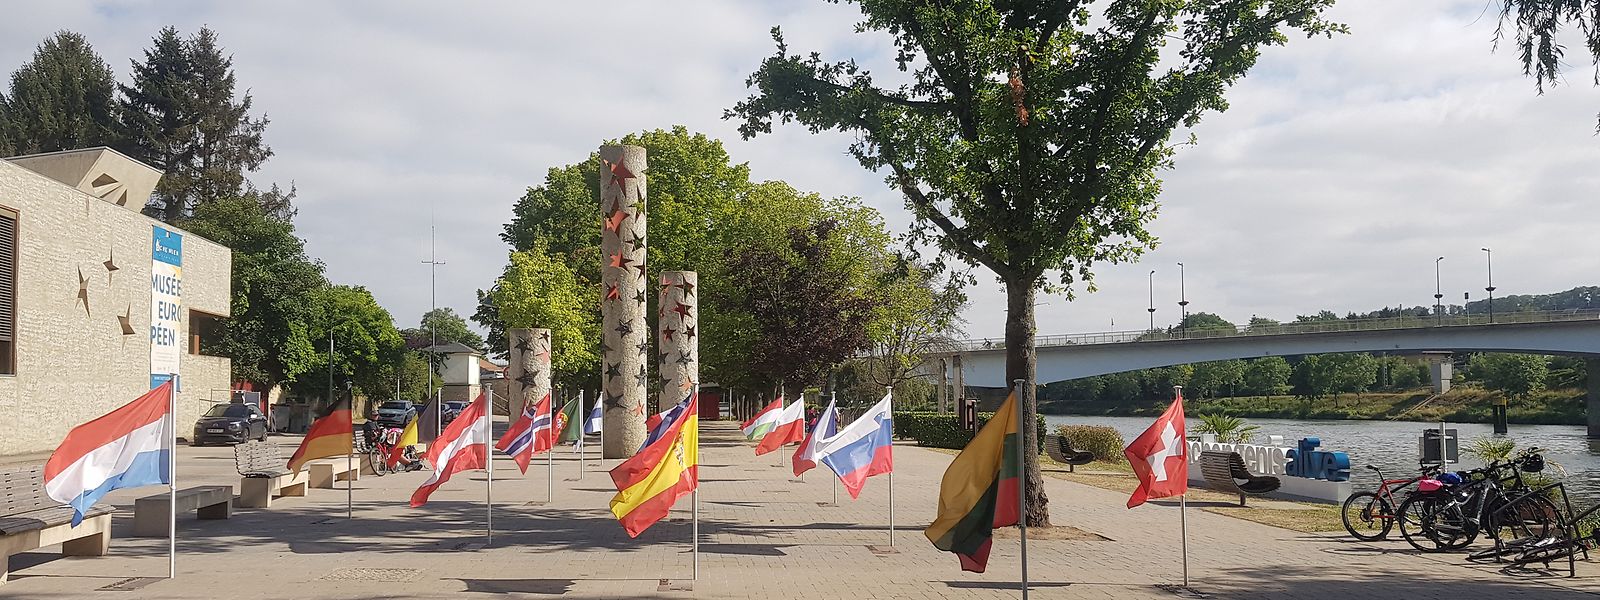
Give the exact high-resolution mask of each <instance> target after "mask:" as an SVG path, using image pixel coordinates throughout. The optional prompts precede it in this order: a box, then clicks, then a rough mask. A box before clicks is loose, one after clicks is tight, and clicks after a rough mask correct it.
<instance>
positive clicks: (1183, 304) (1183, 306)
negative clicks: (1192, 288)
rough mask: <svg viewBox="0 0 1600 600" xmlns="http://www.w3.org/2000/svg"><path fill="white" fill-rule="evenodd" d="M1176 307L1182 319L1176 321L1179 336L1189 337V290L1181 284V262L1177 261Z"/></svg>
mask: <svg viewBox="0 0 1600 600" xmlns="http://www.w3.org/2000/svg"><path fill="white" fill-rule="evenodd" d="M1178 308H1179V309H1180V310H1182V311H1183V320H1181V321H1178V331H1179V332H1181V333H1179V335H1180V336H1182V337H1185V338H1187V337H1189V292H1188V291H1187V290H1186V289H1185V287H1184V284H1183V263H1178Z"/></svg>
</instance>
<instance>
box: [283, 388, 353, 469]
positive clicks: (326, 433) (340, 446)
mask: <svg viewBox="0 0 1600 600" xmlns="http://www.w3.org/2000/svg"><path fill="white" fill-rule="evenodd" d="M353 426H354V425H353V423H352V422H351V421H350V407H349V406H348V405H346V404H344V403H340V404H339V406H338V407H337V408H335V409H334V410H333V412H330V413H328V416H325V417H322V418H320V419H317V420H316V422H315V423H312V424H311V430H310V431H307V432H306V437H305V439H303V440H300V447H299V448H296V449H295V451H294V456H291V457H289V471H290V472H299V471H300V467H302V466H304V465H305V464H306V463H307V462H309V461H312V460H316V459H319V458H328V457H330V456H344V455H346V454H349V453H350V449H351V448H352V447H353V444H354V438H355V436H353V435H351V429H352V428H353Z"/></svg>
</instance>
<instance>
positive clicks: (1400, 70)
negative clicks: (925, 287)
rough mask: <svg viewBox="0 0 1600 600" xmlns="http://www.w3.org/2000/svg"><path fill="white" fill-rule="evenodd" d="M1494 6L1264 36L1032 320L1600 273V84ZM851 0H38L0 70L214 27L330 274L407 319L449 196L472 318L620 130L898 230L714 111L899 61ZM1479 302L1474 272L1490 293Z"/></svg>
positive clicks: (1374, 15)
mask: <svg viewBox="0 0 1600 600" xmlns="http://www.w3.org/2000/svg"><path fill="white" fill-rule="evenodd" d="M1481 10H1482V3H1481V2H1467V1H1451V2H1433V3H1409V2H1408V3H1395V2H1385V3H1355V2H1347V3H1343V4H1340V5H1338V6H1336V8H1335V9H1334V11H1333V13H1332V15H1333V17H1334V18H1336V19H1337V20H1341V21H1344V22H1346V23H1349V24H1350V26H1351V28H1352V29H1353V34H1352V35H1349V36H1341V37H1338V38H1335V39H1332V40H1328V39H1293V40H1292V41H1291V42H1290V43H1289V44H1288V45H1287V46H1286V47H1281V48H1269V49H1266V50H1265V51H1264V53H1263V58H1262V60H1261V63H1260V64H1259V65H1258V67H1257V68H1256V69H1255V71H1254V72H1253V73H1252V75H1251V76H1250V77H1248V78H1246V79H1245V80H1244V81H1242V82H1241V83H1240V84H1239V85H1238V86H1236V87H1235V89H1234V90H1232V91H1231V92H1230V93H1229V95H1228V97H1229V100H1230V102H1231V108H1230V110H1228V111H1227V112H1225V113H1222V114H1214V115H1208V116H1207V117H1206V119H1205V120H1204V122H1202V123H1201V124H1200V125H1199V126H1198V127H1197V128H1196V129H1195V130H1194V133H1195V134H1196V135H1197V136H1198V137H1199V144H1198V145H1197V146H1195V147H1191V148H1184V149H1182V150H1181V151H1180V152H1179V155H1178V158H1177V164H1176V168H1174V169H1173V170H1171V171H1168V172H1166V173H1164V174H1163V175H1164V178H1165V180H1166V183H1165V185H1164V190H1165V192H1164V194H1163V197H1162V203H1163V208H1162V214H1161V217H1160V218H1159V219H1158V220H1157V221H1156V222H1155V223H1154V224H1153V225H1152V230H1153V232H1154V233H1156V234H1157V235H1158V236H1160V238H1161V239H1162V245H1161V247H1160V248H1158V249H1157V250H1155V251H1153V252H1151V253H1149V254H1148V255H1147V256H1146V257H1144V259H1143V260H1142V261H1141V262H1139V263H1138V264H1127V265H1102V266H1100V267H1099V268H1097V269H1096V271H1097V273H1098V276H1097V282H1098V285H1099V287H1100V291H1098V292H1096V293H1093V294H1081V295H1080V296H1079V299H1078V300H1076V301H1074V302H1070V303H1069V302H1067V301H1065V300H1064V299H1061V298H1049V297H1041V298H1040V299H1039V301H1040V302H1043V303H1046V304H1043V305H1041V306H1040V307H1039V330H1040V332H1041V333H1065V332H1078V331H1099V330H1105V329H1108V328H1110V327H1112V321H1113V319H1114V320H1115V328H1117V329H1138V328H1142V327H1144V326H1145V323H1146V322H1147V313H1146V312H1145V308H1146V306H1147V302H1148V294H1149V290H1148V289H1147V279H1146V277H1147V273H1148V272H1149V271H1150V270H1151V269H1154V270H1156V271H1157V274H1156V280H1155V282H1156V289H1155V296H1156V302H1157V308H1158V311H1157V313H1156V321H1157V324H1158V325H1160V324H1165V323H1172V322H1175V321H1176V315H1177V312H1178V311H1177V308H1178V307H1177V304H1176V303H1177V301H1178V296H1179V290H1178V279H1177V271H1178V269H1177V265H1176V263H1177V262H1179V261H1182V262H1184V263H1185V265H1186V267H1187V270H1186V274H1187V278H1186V281H1185V283H1186V286H1185V287H1186V289H1185V290H1184V291H1185V293H1186V295H1187V297H1188V299H1189V300H1190V301H1191V305H1190V308H1191V309H1192V310H1195V311H1206V312H1215V313H1219V314H1221V315H1222V316H1224V317H1226V318H1228V319H1230V320H1234V321H1243V320H1246V319H1248V318H1249V317H1250V316H1251V315H1252V314H1259V315H1263V316H1272V317H1276V318H1292V317H1293V316H1294V315H1295V314H1303V313H1309V312H1315V311H1316V310H1319V309H1323V308H1327V309H1332V310H1335V311H1337V312H1344V311H1348V310H1367V309H1371V308H1376V307H1379V306H1384V305H1394V304H1398V303H1401V302H1404V303H1406V304H1408V305H1423V304H1430V303H1431V302H1432V294H1433V280H1432V279H1433V278H1432V276H1433V273H1432V269H1433V265H1432V263H1433V259H1434V258H1435V257H1437V256H1440V255H1445V256H1447V259H1446V260H1445V261H1444V263H1443V265H1442V266H1443V273H1442V279H1443V280H1444V287H1445V288H1446V290H1447V292H1446V297H1447V298H1451V299H1459V298H1460V295H1461V292H1462V291H1466V290H1475V291H1476V292H1478V293H1481V292H1482V287H1483V285H1484V283H1483V281H1482V279H1483V276H1484V272H1483V267H1484V265H1483V262H1484V256H1483V253H1482V252H1481V251H1479V250H1478V248H1479V247H1482V246H1489V247H1493V248H1494V250H1495V255H1494V256H1495V276H1496V280H1495V285H1496V286H1498V287H1499V288H1500V291H1499V293H1501V294H1512V293H1539V292H1548V291H1555V290H1559V289H1565V288H1568V287H1571V286H1574V285H1581V284H1587V283H1593V281H1592V280H1588V279H1586V278H1585V275H1584V274H1587V273H1592V272H1595V271H1596V267H1597V266H1600V257H1597V256H1596V254H1595V253H1593V252H1590V251H1588V250H1589V249H1588V248H1587V247H1586V245H1585V244H1583V243H1582V240H1586V239H1588V238H1589V237H1591V236H1592V232H1593V231H1594V230H1596V229H1597V227H1600V212H1597V211H1594V210H1592V209H1589V208H1588V207H1587V206H1586V204H1585V200H1586V198H1587V196H1588V195H1589V194H1592V190H1593V189H1595V184H1596V183H1597V182H1596V178H1597V177H1600V176H1597V175H1595V172H1596V170H1595V169H1594V168H1593V165H1594V164H1596V159H1600V155H1597V154H1600V140H1596V139H1595V137H1594V135H1593V134H1592V130H1593V125H1594V113H1595V112H1596V111H1597V110H1600V92H1597V91H1596V90H1595V89H1593V88H1591V87H1590V86H1588V85H1587V82H1586V81H1583V80H1579V81H1575V82H1574V83H1573V84H1572V85H1566V86H1561V87H1559V88H1556V89H1555V90H1553V91H1551V92H1550V93H1548V94H1546V95H1545V96H1537V95H1535V93H1534V91H1533V88H1532V85H1531V84H1530V82H1528V81H1527V80H1525V79H1524V78H1523V77H1522V76H1521V74H1520V65H1519V64H1518V63H1517V62H1516V58H1515V55H1514V54H1513V53H1511V52H1508V51H1507V50H1505V49H1502V50H1501V52H1499V53H1498V54H1491V53H1490V39H1491V35H1492V33H1493V27H1494V22H1493V20H1494V15H1493V14H1490V15H1485V16H1482V18H1480V13H1481ZM858 20H859V15H858V14H857V13H856V12H855V7H854V6H850V5H836V4H832V3H823V2H805V3H797V2H778V1H775V0H774V1H765V2H739V1H735V0H695V1H690V2H673V3H651V2H642V1H634V2H612V3H608V4H606V5H604V6H603V7H596V6H594V5H592V4H588V3H465V4H462V3H454V4H444V3H428V2H418V1H413V2H376V1H368V2H340V3H325V2H310V1H298V2H277V3H270V4H268V3H209V2H153V1H149V0H146V1H144V2H134V3H115V4H112V3H100V2H90V1H84V0H80V1H65V0H63V1H59V2H50V3H34V4H33V5H30V6H29V8H28V9H27V10H26V11H12V13H10V14H8V19H7V20H5V21H4V22H0V37H3V39H7V40H13V43H11V44H7V45H4V46H3V47H0V68H6V69H10V68H14V67H15V66H16V65H18V64H20V63H22V62H23V61H25V60H26V59H27V57H28V56H29V55H30V54H31V53H32V50H33V44H34V43H35V42H36V41H37V40H40V39H43V38H44V37H45V36H46V35H48V34H50V33H51V32H53V31H55V30H57V29H61V28H66V29H72V30H75V31H79V32H81V33H83V34H85V35H86V36H87V37H88V38H89V39H90V41H91V42H92V43H93V44H94V45H95V47H96V49H97V50H98V51H99V52H100V53H101V54H102V55H103V56H104V57H105V58H106V59H107V61H108V62H110V63H111V65H112V67H113V68H114V69H115V70H116V71H117V72H118V73H119V75H120V76H121V77H123V78H124V79H125V78H126V74H127V71H128V59H129V58H131V57H135V56H139V55H140V53H141V50H142V49H143V48H144V47H145V46H147V45H148V43H149V39H150V37H151V36H152V35H153V34H154V33H155V32H156V30H157V29H159V28H160V27H161V26H163V25H167V24H171V25H175V26H177V27H178V28H179V29H181V30H182V31H184V32H185V33H189V32H193V31H194V30H195V29H198V28H199V27H200V26H202V25H208V26H210V27H212V28H214V29H216V30H217V31H218V32H219V33H220V35H221V39H222V42H223V44H224V46H225V47H226V48H227V50H228V51H229V52H231V53H232V54H233V56H234V61H235V63H234V65H235V69H236V71H237V74H238V77H239V83H240V85H241V86H243V87H248V88H249V89H250V90H251V92H252V93H253V94H254V97H255V102H256V108H257V110H258V112H259V111H265V112H266V113H267V114H268V115H269V116H270V117H271V119H272V125H271V126H270V127H269V129H268V132H267V138H268V142H269V143H270V144H271V145H272V146H273V148H274V150H275V151H276V152H277V156H276V157H274V158H273V159H272V161H271V162H269V163H268V165H267V167H266V168H265V169H263V170H262V172H261V173H259V174H258V175H257V176H256V177H255V179H256V181H257V182H258V183H262V184H265V183H267V182H273V181H276V182H279V183H287V182H289V181H291V180H292V181H294V182H295V183H296V184H297V185H298V186H299V189H300V192H301V196H300V200H299V205H300V217H299V219H298V221H297V223H298V226H299V230H300V232H301V234H302V235H303V236H304V237H306V239H307V240H308V248H309V250H310V251H311V252H312V253H313V254H314V255H315V256H317V257H319V258H321V259H322V260H324V261H325V262H326V263H327V265H328V270H329V275H330V276H331V277H332V278H333V279H335V280H336V281H340V282H345V283H354V284H360V285H365V286H367V287H368V288H370V289H372V290H373V292H374V293H375V294H376V296H377V298H378V300H379V301H380V302H381V303H383V305H384V306H385V307H387V308H389V310H390V311H391V312H392V313H393V314H394V316H395V318H396V321H397V322H398V323H399V324H400V325H401V326H408V325H410V324H412V323H414V322H415V321H416V320H417V319H418V318H420V315H421V314H422V312H423V311H425V310H426V309H427V308H428V306H429V303H430V300H429V296H430V294H429V284H428V282H429V272H428V268H427V266H426V265H424V264H422V261H423V260H425V259H427V258H428V255H429V240H428V227H429V221H430V215H431V218H432V219H433V221H434V222H435V224H436V228H437V232H438V237H437V245H438V250H437V252H438V256H439V258H440V259H441V260H444V261H446V262H447V263H448V264H446V265H444V266H441V267H440V268H439V270H438V298H439V300H438V301H439V304H440V305H442V306H450V307H453V308H455V309H456V311H457V312H458V313H462V314H470V313H471V312H473V309H474V307H475V303H476V301H475V297H474V295H473V291H474V290H476V289H478V288H481V287H486V286H487V285H488V284H489V283H490V282H491V281H492V279H493V278H494V276H495V275H497V274H498V272H499V269H500V267H501V265H502V264H503V263H504V260H505V252H506V247H505V245H504V244H503V243H502V242H500V240H499V238H498V234H499V233H500V231H501V225H502V224H503V223H505V222H506V221H507V220H508V219H509V218H510V215H511V206H512V203H513V202H514V201H515V200H516V199H517V198H518V197H519V196H521V194H522V192H523V190H524V189H525V188H526V187H527V186H530V185H534V184H537V183H539V182H540V181H541V180H542V178H543V175H544V172H545V171H546V170H547V169H548V168H550V167H553V166H560V165H564V164H568V163H572V162H576V161H579V160H582V159H583V158H585V157H586V156H587V155H588V154H589V153H590V152H592V151H594V150H595V148H596V147H597V146H598V145H599V144H600V142H601V141H602V140H606V139H614V138H617V137H620V136H622V135H624V134H627V133H629V132H634V131H639V130H643V129H653V128H658V127H670V126H672V125H674V124H683V125H686V126H688V127H689V128H690V129H692V130H696V131H702V132H705V133H707V134H710V135H713V136H716V137H719V138H721V139H722V140H723V141H724V142H725V143H726V144H727V146H728V150H729V152H730V154H732V155H733V157H734V158H735V160H740V161H749V163H750V166H751V169H752V172H753V173H754V175H755V176H756V177H758V178H762V179H783V180H787V181H789V182H791V183H792V184H794V185H795V186H796V187H799V188H801V189H805V190H813V191H817V192H820V193H822V194H824V195H828V196H839V195H848V196H860V197H862V198H863V199H865V200H866V201H867V202H868V203H870V204H872V205H873V206H876V207H877V208H879V209H880V210H882V211H884V212H885V215H886V218H887V219H888V221H889V223H890V226H891V227H892V228H893V229H895V230H896V231H904V230H905V229H906V228H907V226H908V222H907V220H908V219H909V217H908V215H907V213H906V212H905V211H904V209H903V207H902V201H901V199H900V198H899V196H898V194H895V193H894V192H892V191H891V190H889V189H888V188H887V187H886V186H885V184H884V183H883V178H882V176H881V175H879V174H876V173H869V172H866V171H864V170H863V169H862V168H861V167H860V166H859V165H857V164H856V163H855V161H854V160H853V159H851V158H850V157H849V156H848V155H846V154H845V148H846V146H847V145H848V144H849V142H850V138H849V137H848V136H844V135H839V134H823V135H811V134H809V133H808V132H806V131H805V130H804V128H802V127H799V126H792V125H791V126H787V127H783V126H780V127H778V128H777V131H776V132H775V133H774V134H772V135H767V136H762V137H759V138H757V139H755V140H751V141H742V140H740V139H739V138H738V135H737V132H736V130H735V129H734V126H733V124H732V123H729V122H726V121H723V120H721V114H722V111H723V109H725V108H727V107H729V106H731V105H732V104H733V103H735V102H737V101H738V100H740V99H742V98H744V97H745V96H746V95H747V90H746V89H745V87H744V78H745V77H746V76H747V75H748V74H749V72H750V71H752V70H753V69H754V68H755V67H756V66H757V65H758V64H759V62H760V60H761V59H762V58H764V57H765V56H768V55H770V54H771V53H772V51H773V48H772V43H771V40H770V39H769V37H768V33H767V30H768V28H769V27H771V26H773V25H781V26H783V27H784V30H785V34H786V36H787V38H788V41H789V43H790V45H791V48H793V49H794V50H804V51H809V50H818V51H821V52H823V53H824V56H826V57H828V58H830V59H836V58H845V57H855V58H858V59H861V60H862V62H864V63H865V64H867V65H868V66H869V67H871V68H872V69H873V70H874V71H875V72H877V73H880V74H884V75H885V76H898V74H897V73H894V72H893V65H892V62H890V58H891V57H892V56H893V54H892V49H891V48H890V47H889V43H888V42H889V40H888V39H887V37H885V36H882V35H876V34H868V35H857V34H854V33H853V25H854V23H855V22H856V21H858ZM979 279H980V282H981V285H979V286H977V287H976V288H974V289H973V290H972V291H971V294H972V296H973V300H974V301H973V303H972V307H971V308H970V309H969V310H968V314H967V318H968V326H967V329H968V333H969V334H971V335H973V336H975V337H982V336H988V337H998V336H1000V335H1002V331H1003V327H1002V324H1003V321H1004V308H1003V307H1004V306H1005V303H1004V301H1003V298H1002V294H1001V291H1000V289H999V287H998V286H997V285H995V284H993V283H992V277H990V276H989V275H988V274H987V273H985V272H981V271H980V272H979ZM1475 296H1476V294H1475Z"/></svg>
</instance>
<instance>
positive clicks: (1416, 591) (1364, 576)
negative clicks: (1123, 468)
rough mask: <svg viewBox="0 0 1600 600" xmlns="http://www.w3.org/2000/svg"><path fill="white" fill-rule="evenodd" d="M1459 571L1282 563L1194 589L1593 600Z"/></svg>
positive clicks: (1281, 594)
mask: <svg viewBox="0 0 1600 600" xmlns="http://www.w3.org/2000/svg"><path fill="white" fill-rule="evenodd" d="M1451 571H1454V569H1449V568H1442V569H1437V570H1435V571H1433V572H1393V571H1384V570H1378V569H1371V570H1361V569H1351V568H1349V567H1348V566H1345V567H1339V568H1334V567H1332V566H1331V565H1330V568H1326V569H1324V568H1317V567H1308V566H1289V565H1279V566H1271V567H1266V566H1263V567H1245V568H1231V569H1230V568H1224V569H1220V570H1216V571H1212V572H1210V573H1204V574H1201V575H1200V577H1199V578H1198V579H1200V581H1199V582H1198V583H1197V584H1196V585H1194V586H1193V587H1194V588H1195V589H1197V590H1198V591H1200V592H1201V593H1203V594H1206V595H1208V596H1210V597H1213V598H1237V599H1256V598H1260V599H1262V600H1266V599H1276V598H1379V597H1382V598H1408V599H1422V598H1443V599H1448V598H1463V597H1472V598H1494V597H1505V598H1540V599H1541V600H1547V599H1548V600H1555V599H1564V598H1593V597H1594V596H1593V595H1592V594H1590V593H1586V592H1583V591H1579V590H1574V589H1569V588H1565V587H1561V586H1557V585H1549V584H1544V583H1539V582H1537V581H1530V580H1528V579H1520V578H1513V577H1506V578H1505V579H1504V580H1499V581H1497V580H1494V579H1484V578H1479V577H1474V578H1471V579H1467V578H1462V577H1460V576H1459V572H1457V573H1454V574H1452V573H1451Z"/></svg>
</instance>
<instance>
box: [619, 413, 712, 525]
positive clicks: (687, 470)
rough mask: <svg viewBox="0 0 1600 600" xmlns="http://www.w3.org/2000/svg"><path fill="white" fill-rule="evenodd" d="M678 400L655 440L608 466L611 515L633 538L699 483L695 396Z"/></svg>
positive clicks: (698, 424)
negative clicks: (673, 414)
mask: <svg viewBox="0 0 1600 600" xmlns="http://www.w3.org/2000/svg"><path fill="white" fill-rule="evenodd" d="M684 403H686V404H687V406H685V405H683V404H680V405H679V406H680V407H683V408H684V410H682V411H678V416H677V418H676V419H674V420H673V422H672V423H669V424H666V425H664V427H666V429H665V432H664V433H663V435H662V436H661V437H660V438H658V439H656V440H655V441H654V442H651V443H650V444H649V445H647V446H645V447H644V449H642V450H640V451H639V453H638V454H635V455H633V458H629V459H628V460H625V461H623V462H622V464H620V465H617V466H616V468H614V469H611V481H612V483H615V484H616V486H617V495H616V496H613V497H612V498H611V514H614V515H616V516H617V521H618V522H620V523H622V529H623V530H625V531H627V532H628V537H639V534H641V533H644V530H646V529H649V528H650V526H651V525H654V524H655V523H656V521H660V520H661V519H662V518H663V517H666V516H667V512H668V511H671V510H672V505H673V504H675V503H677V501H678V498H681V497H683V495H684V494H687V493H689V492H692V491H694V490H695V488H696V487H699V485H700V471H699V465H700V414H699V413H700V397H699V395H698V394H690V396H689V397H688V398H685V399H684Z"/></svg>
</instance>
